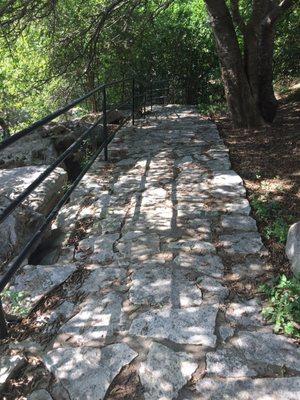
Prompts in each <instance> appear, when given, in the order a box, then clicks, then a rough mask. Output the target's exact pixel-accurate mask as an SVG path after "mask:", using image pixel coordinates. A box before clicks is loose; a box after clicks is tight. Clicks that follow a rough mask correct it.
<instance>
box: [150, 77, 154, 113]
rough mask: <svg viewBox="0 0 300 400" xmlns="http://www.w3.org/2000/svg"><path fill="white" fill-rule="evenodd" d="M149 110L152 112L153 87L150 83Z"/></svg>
mask: <svg viewBox="0 0 300 400" xmlns="http://www.w3.org/2000/svg"><path fill="white" fill-rule="evenodd" d="M150 109H151V111H152V110H153V85H152V81H151V83H150Z"/></svg>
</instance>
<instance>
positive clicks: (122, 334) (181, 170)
mask: <svg viewBox="0 0 300 400" xmlns="http://www.w3.org/2000/svg"><path fill="white" fill-rule="evenodd" d="M109 157H110V163H109V165H105V164H104V163H103V162H102V161H98V162H97V163H95V165H94V166H93V168H92V170H91V171H90V173H89V174H88V175H87V176H86V177H85V178H84V180H83V182H82V183H81V185H80V186H79V188H78V189H77V190H76V192H75V193H74V195H73V196H72V199H71V202H70V203H69V204H68V205H67V206H65V208H64V209H63V211H62V212H61V214H60V216H59V219H58V221H57V226H58V228H60V229H61V230H64V231H65V232H69V233H70V232H71V233H70V235H69V238H68V239H69V242H68V246H65V247H64V248H63V249H62V251H61V255H60V258H59V259H58V260H56V261H55V265H47V266H43V267H42V268H41V271H42V273H43V274H45V273H46V274H47V275H48V276H52V275H51V273H52V272H53V271H59V270H60V271H61V273H60V274H58V273H57V272H56V273H55V274H54V275H55V276H58V275H59V276H60V278H59V279H60V280H61V279H62V278H61V276H63V279H67V277H68V276H70V277H71V278H69V279H68V280H67V281H66V283H65V284H64V287H65V292H64V293H67V294H68V295H67V296H65V300H64V301H63V302H60V303H59V305H58V308H56V309H55V310H52V311H51V312H50V313H48V314H47V313H46V315H45V316H44V317H43V318H42V319H43V323H44V325H43V327H42V329H41V331H44V332H46V333H47V334H48V336H47V335H46V337H47V338H48V339H47V340H46V342H43V346H37V345H36V346H35V347H38V348H39V350H37V354H38V355H39V357H40V358H41V360H42V362H43V364H44V368H45V369H46V370H47V371H50V372H51V373H52V374H53V375H52V380H51V381H50V380H48V381H47V382H46V383H42V384H40V385H38V386H37V388H36V390H35V392H33V393H32V394H31V396H29V397H28V398H29V399H55V400H61V399H70V400H75V399H76V400H83V399H86V400H99V399H100V400H102V399H105V400H117V399H121V398H123V399H125V400H126V399H128V400H129V399H132V400H142V399H145V400H172V399H177V400H195V399H197V400H208V399H210V400H218V399H237V400H253V399H259V400H271V399H276V400H294V399H295V400H296V399H299V398H300V351H299V349H297V347H296V345H295V344H294V343H293V342H292V341H290V340H288V339H287V338H284V337H281V336H278V335H275V334H273V333H272V327H270V326H268V325H266V324H265V323H264V321H263V320H262V318H261V315H260V310H261V305H260V303H259V301H258V300H257V299H255V298H254V299H249V296H248V297H247V296H246V294H245V296H241V294H239V295H237V294H235V293H236V291H235V290H234V284H233V283H237V282H244V281H246V282H247V281H251V280H252V281H253V280H254V281H255V280H256V279H257V277H258V276H259V275H261V274H263V273H264V272H265V270H266V265H265V264H264V256H265V255H266V250H265V248H264V247H263V244H262V241H261V238H260V236H259V234H258V232H257V227H256V223H255V221H254V220H253V219H252V218H251V217H250V216H249V213H250V206H249V203H248V201H247V199H246V198H245V188H244V187H243V182H242V179H241V178H240V177H239V176H238V175H237V174H236V173H235V172H234V171H233V170H231V166H230V161H229V155H228V150H227V148H226V147H225V146H224V143H223V141H222V140H221V139H220V136H219V133H218V131H217V128H216V126H215V125H214V124H213V123H211V122H209V121H206V120H203V119H201V118H200V116H199V115H198V114H197V112H196V111H195V110H194V109H192V108H184V107H177V106H176V107H175V106H168V107H166V108H163V109H162V108H159V107H157V108H156V109H155V112H153V113H152V114H149V115H148V116H147V118H146V119H143V120H138V121H137V124H136V126H135V127H131V126H128V127H125V128H124V129H122V131H121V132H120V134H119V135H118V136H117V137H116V138H115V140H114V142H113V143H112V145H111V146H110V151H109ZM79 228H80V229H83V232H84V233H83V235H82V237H81V238H80V239H81V240H80V242H79V243H77V242H76V240H75V247H74V246H73V247H72V246H70V243H73V242H72V240H73V241H74V231H76V230H78V229H79ZM72 232H73V233H72ZM26 268H27V271H28V270H31V272H32V276H36V271H37V266H27V267H26ZM74 271H75V272H74ZM76 271H77V273H78V271H80V272H81V278H80V279H79V283H78V282H77V281H76V280H75V281H76V283H74V279H72V277H74V274H76ZM29 272H30V271H29ZM71 274H73V275H71ZM229 277H230V279H229ZM49 280H51V279H50V278H49ZM57 283H58V282H56V281H55V279H52V281H51V282H50V283H49V287H48V288H47V289H49V290H50V289H53V288H54V286H55V285H56V284H57ZM15 285H16V286H18V277H17V278H16V282H15ZM72 285H73V286H72ZM68 288H70V289H68ZM43 290H44V291H45V288H43ZM32 291H33V292H34V291H36V292H37V293H35V292H34V295H35V296H32V297H34V298H35V299H36V300H39V299H40V297H39V293H38V287H37V285H36V284H35V286H34V287H32ZM33 292H32V293H33ZM78 293H79V294H81V297H79V296H78ZM74 294H76V295H74ZM49 338H50V339H49ZM29 347H30V346H28V345H27V351H29V350H28V348H29ZM33 347H34V346H33ZM23 350H24V349H23ZM30 351H33V350H30ZM25 353H26V351H25ZM14 357H18V355H17V356H16V355H14ZM19 357H20V358H21V359H22V356H21V355H19ZM23 362H24V360H23ZM14 365H17V363H15V364H14ZM53 377H54V378H55V380H53ZM124 377H125V378H124ZM0 383H1V382H0ZM43 396H44V397H43Z"/></svg>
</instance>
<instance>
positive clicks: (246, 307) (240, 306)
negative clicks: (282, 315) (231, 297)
mask: <svg viewBox="0 0 300 400" xmlns="http://www.w3.org/2000/svg"><path fill="white" fill-rule="evenodd" d="M261 310H262V307H261V305H260V304H259V302H258V301H257V300H256V299H251V300H247V301H239V302H238V301H233V302H232V303H230V304H229V306H228V308H227V310H226V313H225V316H226V318H227V320H228V321H229V322H231V323H234V324H236V325H238V326H240V327H243V328H251V327H252V328H256V327H260V326H262V325H264V319H263V316H262V314H261Z"/></svg>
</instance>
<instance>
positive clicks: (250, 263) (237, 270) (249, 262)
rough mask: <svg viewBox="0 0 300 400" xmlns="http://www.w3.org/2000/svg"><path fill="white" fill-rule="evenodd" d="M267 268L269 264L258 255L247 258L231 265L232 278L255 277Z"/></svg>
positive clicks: (268, 268) (267, 269)
mask: <svg viewBox="0 0 300 400" xmlns="http://www.w3.org/2000/svg"><path fill="white" fill-rule="evenodd" d="M269 270H270V266H269V265H268V264H267V263H266V262H264V261H263V260H262V259H260V258H258V257H255V258H247V259H245V260H244V261H243V262H239V263H237V264H234V265H233V266H232V267H231V272H232V274H233V278H234V279H256V278H257V277H258V276H260V275H263V274H264V273H266V272H267V271H269Z"/></svg>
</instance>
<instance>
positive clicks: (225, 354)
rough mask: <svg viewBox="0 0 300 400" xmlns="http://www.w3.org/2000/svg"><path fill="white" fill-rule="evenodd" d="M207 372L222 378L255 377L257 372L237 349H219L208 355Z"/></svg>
mask: <svg viewBox="0 0 300 400" xmlns="http://www.w3.org/2000/svg"><path fill="white" fill-rule="evenodd" d="M206 372H207V374H208V375H209V376H215V377H222V378H242V377H255V376H257V372H256V371H255V370H254V369H253V368H251V367H250V366H249V365H247V360H246V359H245V358H244V357H243V356H242V355H241V354H239V353H238V352H237V351H236V350H235V349H232V348H229V349H219V350H217V351H216V352H211V353H208V354H207V356H206Z"/></svg>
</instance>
